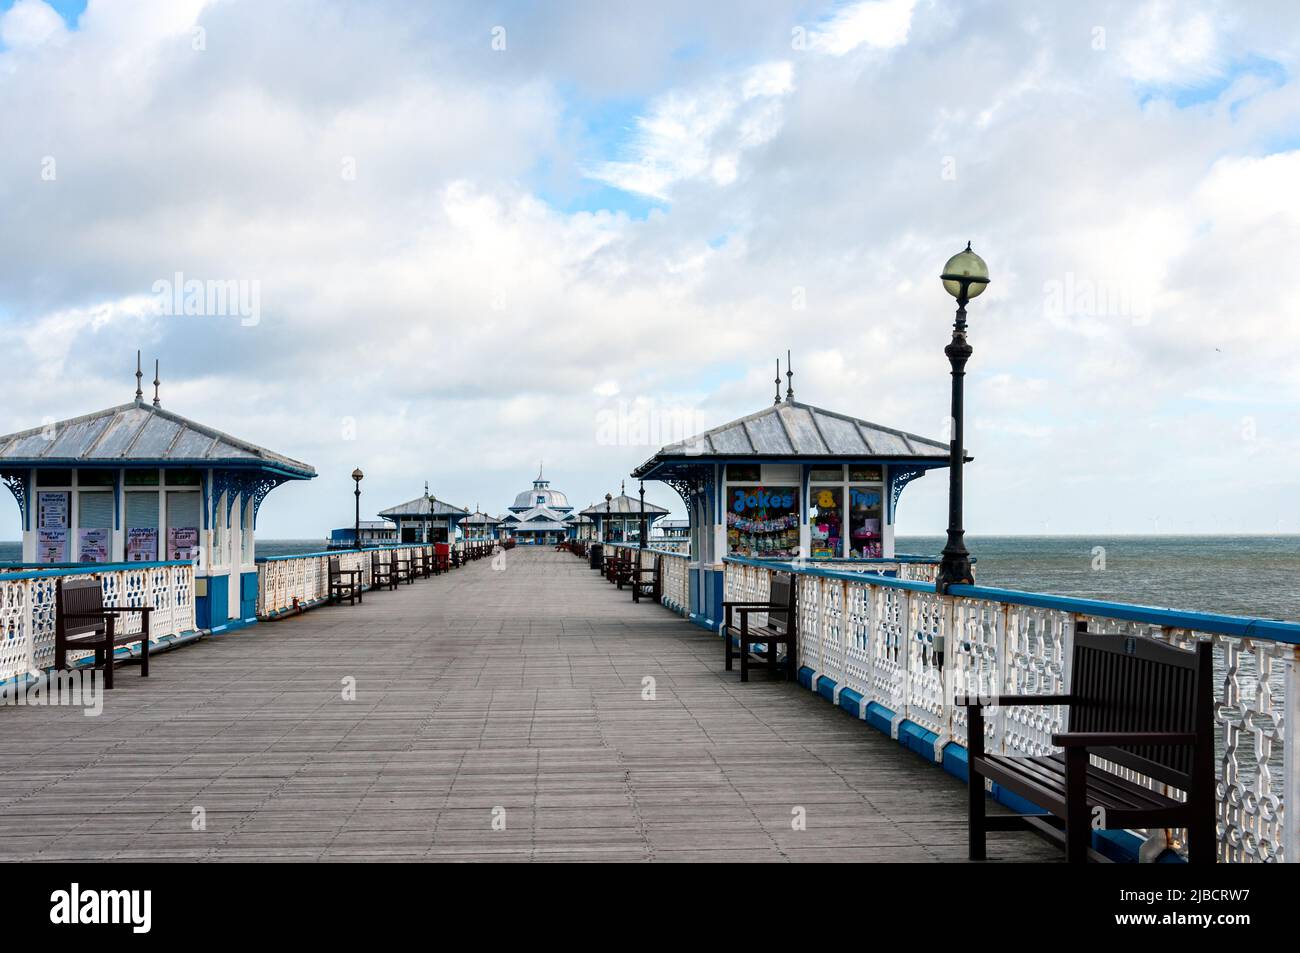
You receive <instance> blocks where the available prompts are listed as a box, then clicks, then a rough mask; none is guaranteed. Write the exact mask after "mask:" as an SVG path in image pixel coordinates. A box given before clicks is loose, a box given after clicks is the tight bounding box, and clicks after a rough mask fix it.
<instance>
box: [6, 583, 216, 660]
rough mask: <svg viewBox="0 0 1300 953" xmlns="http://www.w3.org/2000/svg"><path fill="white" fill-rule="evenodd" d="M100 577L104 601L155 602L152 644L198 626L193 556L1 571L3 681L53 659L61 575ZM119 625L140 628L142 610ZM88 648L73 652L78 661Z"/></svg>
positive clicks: (114, 603) (109, 605)
mask: <svg viewBox="0 0 1300 953" xmlns="http://www.w3.org/2000/svg"><path fill="white" fill-rule="evenodd" d="M92 576H94V577H98V578H99V579H100V584H101V586H102V587H103V593H104V606H105V607H106V608H114V607H122V608H126V607H136V608H138V607H140V606H149V607H151V608H152V610H153V611H152V612H151V613H150V622H149V641H150V644H151V645H156V644H159V643H162V642H170V641H172V640H174V639H176V637H177V636H181V635H186V634H187V633H195V632H197V629H198V627H197V625H196V623H195V617H194V564H193V563H192V562H190V561H188V560H162V561H152V562H134V563H133V562H114V563H82V564H81V565H80V566H79V567H78V568H72V567H70V566H63V567H60V568H57V569H26V570H23V571H21V572H4V573H0V682H3V681H6V680H8V679H12V678H20V679H21V678H25V677H27V676H29V675H34V674H37V673H39V672H41V671H44V670H45V669H47V668H49V667H50V666H51V665H53V664H54V609H53V607H54V590H55V584H56V583H57V581H58V580H60V579H64V580H66V579H71V578H76V577H82V578H89V577H92ZM119 625H120V626H121V629H120V631H124V632H127V633H134V632H139V631H140V625H141V622H140V617H139V616H138V615H134V614H131V615H127V616H123V617H122V619H121V621H120V623H119ZM90 654H93V653H88V652H84V651H83V652H70V653H69V655H68V658H69V660H70V661H73V662H75V661H77V660H79V659H81V658H83V657H85V656H87V655H90Z"/></svg>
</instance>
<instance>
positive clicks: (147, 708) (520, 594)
mask: <svg viewBox="0 0 1300 953" xmlns="http://www.w3.org/2000/svg"><path fill="white" fill-rule="evenodd" d="M506 561H507V562H506V568H505V570H504V571H494V570H493V568H492V566H491V561H490V560H486V559H485V560H480V561H478V562H475V563H473V564H471V565H469V566H467V567H465V568H463V569H460V570H457V571H455V572H453V573H451V574H449V575H444V576H441V577H437V578H434V579H431V580H423V581H418V582H416V583H415V584H414V585H411V586H403V587H401V588H400V589H399V590H398V591H396V592H386V591H385V592H375V593H369V594H367V595H366V601H365V604H364V605H363V606H357V607H354V608H350V607H347V606H343V607H339V608H323V609H317V610H314V611H311V612H308V613H305V614H304V615H301V616H297V617H293V618H289V619H285V620H283V621H279V622H272V623H263V624H259V625H256V626H252V627H250V628H248V629H244V630H240V631H236V632H232V633H229V634H227V635H224V636H218V637H215V638H211V639H207V640H204V641H203V642H200V643H198V644H196V645H192V646H189V647H185V648H181V649H178V650H176V651H173V652H169V653H166V654H162V655H158V656H157V657H156V658H155V659H154V664H153V669H152V677H151V678H149V679H141V678H140V677H139V672H138V670H137V669H136V668H135V667H134V666H127V667H124V668H122V669H121V670H120V671H119V672H118V681H117V685H118V687H117V688H116V689H115V690H114V691H113V692H111V693H108V695H107V701H106V707H105V710H104V713H103V714H102V715H100V716H99V717H94V718H89V717H85V716H84V715H83V713H82V711H81V710H80V709H77V708H15V707H9V708H0V759H2V761H3V764H4V766H5V767H4V770H3V772H0V860H2V861H58V860H118V861H120V860H179V861H194V860H206V861H250V860H256V861H269V860H300V861H318V860H344V861H362V860H365V861H375V860H443V861H457V860H501V861H506V860H509V861H528V860H539V861H542V860H556V861H559V860H588V861H589V860H608V861H614V860H618V861H644V860H654V861H960V860H964V858H965V840H966V825H965V800H966V790H965V787H964V786H963V785H962V784H960V783H959V782H958V781H956V780H954V779H953V778H951V777H949V776H948V775H946V774H945V773H944V772H942V771H940V770H938V769H937V768H935V767H933V766H930V765H927V764H925V763H924V762H923V761H922V760H921V759H919V758H918V757H916V756H915V755H912V754H909V753H908V752H906V751H904V750H902V749H901V748H900V747H899V746H898V745H897V744H896V743H894V742H892V741H890V740H889V739H887V738H885V737H883V736H882V735H880V734H879V733H877V732H876V731H874V730H872V729H870V728H868V727H866V726H865V725H863V724H862V723H861V722H859V721H856V720H855V719H853V718H852V717H850V716H849V715H847V714H846V713H845V712H843V711H840V710H838V709H836V708H834V707H832V706H831V705H829V704H827V703H826V702H825V701H823V700H822V699H819V698H817V697H816V696H814V695H813V694H811V693H810V692H808V691H806V690H804V689H802V688H799V687H798V686H795V685H791V684H788V683H784V682H779V681H776V680H774V679H771V678H770V677H769V676H767V675H765V674H762V673H759V674H757V675H755V676H754V678H753V680H752V681H751V682H750V683H749V684H747V685H741V684H740V683H739V681H738V679H737V677H736V675H734V674H731V673H726V672H724V671H723V670H722V647H721V645H720V643H719V641H718V639H717V637H716V636H713V635H710V634H709V633H708V632H706V631H704V630H702V629H700V628H698V627H695V626H692V625H691V624H689V623H687V622H685V621H683V620H682V619H680V618H679V617H677V616H676V615H674V614H672V613H670V612H669V611H667V610H666V609H663V608H660V607H657V606H653V605H647V604H646V603H641V604H640V605H635V604H633V603H632V601H631V599H630V597H629V595H628V593H627V592H618V591H616V590H615V589H614V588H613V587H612V586H609V585H608V584H606V583H605V582H603V581H602V580H600V579H599V578H598V577H597V576H596V574H595V573H593V572H591V571H590V570H589V569H587V568H586V567H585V565H584V564H583V563H582V562H581V561H580V560H578V559H575V558H574V557H573V556H571V555H569V554H567V553H554V552H551V551H550V550H528V549H515V550H513V551H511V552H509V553H507V554H506ZM646 676H651V677H653V678H654V679H655V690H656V697H655V698H654V700H643V698H642V686H643V681H642V680H643V679H644V678H645V677H646ZM348 678H354V679H355V680H356V699H355V700H354V701H345V700H344V699H343V691H344V680H345V679H348ZM796 807H802V808H803V809H804V810H805V811H806V818H807V829H806V830H803V831H796V830H793V829H792V827H791V820H792V816H793V815H792V811H793V810H794V809H795V808H796ZM196 808H201V809H202V812H203V814H204V820H205V821H206V829H204V830H194V829H193V828H194V826H195V819H196ZM495 809H504V815H502V814H501V812H500V811H495ZM494 811H495V813H494ZM502 816H503V817H504V827H505V829H504V830H494V829H493V821H494V817H495V818H497V819H498V826H499V824H500V818H501V817H502ZM989 854H990V856H991V857H992V858H994V859H1000V860H1053V861H1055V860H1060V859H1061V854H1060V852H1059V851H1058V850H1057V849H1055V848H1053V847H1052V846H1051V845H1049V844H1046V843H1044V842H1043V841H1041V840H1039V839H1038V838H1036V837H1035V836H1033V835H1030V834H991V835H990V843H989Z"/></svg>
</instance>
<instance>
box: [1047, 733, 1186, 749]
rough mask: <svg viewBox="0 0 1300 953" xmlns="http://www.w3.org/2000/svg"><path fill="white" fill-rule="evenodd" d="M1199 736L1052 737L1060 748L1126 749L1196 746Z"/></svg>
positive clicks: (1156, 734)
mask: <svg viewBox="0 0 1300 953" xmlns="http://www.w3.org/2000/svg"><path fill="white" fill-rule="evenodd" d="M1198 740H1199V736H1198V735H1197V734H1196V733H1195V732H1192V731H1066V732H1062V733H1060V734H1055V735H1052V744H1054V745H1056V746H1057V747H1058V748H1124V747H1128V746H1129V745H1162V746H1169V747H1176V746H1179V745H1194V744H1196V743H1197V741H1198Z"/></svg>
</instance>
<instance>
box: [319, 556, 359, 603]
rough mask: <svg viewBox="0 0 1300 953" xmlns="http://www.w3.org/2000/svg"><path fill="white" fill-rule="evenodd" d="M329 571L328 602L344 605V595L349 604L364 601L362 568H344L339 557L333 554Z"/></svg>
mask: <svg viewBox="0 0 1300 953" xmlns="http://www.w3.org/2000/svg"><path fill="white" fill-rule="evenodd" d="M328 572H329V598H328V600H327V601H328V602H330V603H334V604H337V605H342V604H343V597H344V596H346V597H347V600H348V605H354V604H356V603H358V602H361V601H362V599H361V581H362V580H361V577H362V575H363V573H362V571H361V570H360V569H344V568H342V563H341V562H340V561H339V557H338V556H331V557H330V558H329V564H328Z"/></svg>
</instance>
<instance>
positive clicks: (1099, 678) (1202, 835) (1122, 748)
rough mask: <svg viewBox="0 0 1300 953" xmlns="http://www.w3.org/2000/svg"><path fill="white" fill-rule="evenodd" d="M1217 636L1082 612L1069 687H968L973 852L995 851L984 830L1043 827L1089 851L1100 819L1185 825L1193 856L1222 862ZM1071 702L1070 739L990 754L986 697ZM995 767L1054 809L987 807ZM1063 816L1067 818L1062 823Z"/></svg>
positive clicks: (1000, 780)
mask: <svg viewBox="0 0 1300 953" xmlns="http://www.w3.org/2000/svg"><path fill="white" fill-rule="evenodd" d="M1211 653H1212V649H1211V646H1210V643H1209V642H1199V643H1198V644H1197V645H1196V647H1195V648H1194V649H1192V650H1186V649H1180V648H1176V647H1174V646H1171V645H1166V644H1164V643H1161V642H1155V641H1153V640H1151V639H1145V638H1137V637H1133V636H1124V635H1103V634H1099V633H1090V632H1088V631H1087V630H1086V628H1085V627H1084V625H1083V624H1082V623H1081V624H1080V627H1079V630H1078V631H1077V632H1076V633H1075V636H1074V656H1073V661H1072V665H1071V669H1070V692H1069V694H1067V695H1003V696H1001V697H1000V698H996V699H990V700H989V701H987V702H985V703H981V702H979V701H973V700H971V699H969V698H967V699H959V702H960V703H962V704H964V705H965V706H966V712H967V716H968V718H969V722H968V724H969V739H970V740H969V743H968V759H969V764H970V857H971V859H972V860H983V859H984V857H985V844H984V841H985V837H984V835H985V832H986V831H990V830H1013V829H1018V828H1022V827H1026V826H1029V827H1034V828H1036V829H1038V830H1040V831H1043V832H1044V833H1047V834H1049V835H1050V836H1052V837H1054V838H1056V839H1057V840H1063V841H1064V843H1065V852H1066V860H1068V861H1069V862H1071V863H1086V862H1087V860H1088V857H1089V856H1090V855H1092V856H1095V857H1096V858H1097V859H1100V860H1104V859H1105V858H1104V857H1102V856H1101V855H1100V854H1098V853H1096V852H1095V851H1092V850H1091V847H1090V844H1091V840H1092V830H1093V828H1094V827H1096V828H1098V829H1117V828H1118V829H1124V828H1168V827H1181V828H1186V829H1187V836H1188V844H1187V847H1188V860H1189V861H1190V862H1192V863H1214V860H1215V856H1216V853H1217V843H1216V834H1215V780H1214V693H1213V671H1212V668H1213V657H1212V654H1211ZM985 704H987V705H993V704H997V705H1065V706H1067V707H1068V709H1069V722H1068V724H1069V730H1068V731H1065V732H1061V733H1058V734H1054V735H1052V744H1053V745H1055V746H1057V747H1061V748H1064V749H1065V750H1064V751H1063V752H1060V753H1055V754H1050V755H1045V756H1042V757H1015V756H1011V755H997V754H986V753H985V751H984V706H985ZM1090 756H1096V757H1098V758H1100V759H1103V760H1105V761H1107V762H1110V764H1111V765H1114V766H1118V767H1119V768H1121V769H1123V768H1127V769H1129V770H1130V771H1132V772H1135V773H1136V774H1138V775H1141V776H1143V777H1146V778H1150V779H1152V780H1154V781H1157V782H1160V783H1163V784H1166V785H1170V786H1171V787H1174V788H1178V789H1179V790H1180V791H1182V792H1183V793H1184V794H1185V795H1186V800H1185V801H1183V800H1178V799H1176V798H1173V797H1170V796H1169V795H1167V794H1164V793H1162V792H1160V791H1156V790H1152V789H1151V788H1149V787H1147V786H1145V785H1143V784H1140V783H1138V782H1136V781H1132V780H1129V779H1128V778H1126V777H1123V776H1122V775H1120V774H1118V773H1117V772H1116V770H1114V769H1113V768H1110V767H1102V766H1101V765H1097V764H1093V763H1092V761H1091V760H1090ZM985 778H987V779H989V780H991V781H993V782H995V783H997V784H999V785H1001V786H1002V787H1004V788H1006V789H1007V790H1009V791H1011V792H1013V793H1015V794H1018V795H1020V796H1021V797H1023V798H1024V799H1025V800H1027V801H1030V802H1032V803H1033V804H1036V805H1038V806H1039V807H1041V808H1043V809H1044V810H1046V811H1048V812H1049V813H1048V814H1047V815H1011V816H992V817H990V816H986V814H985V810H984V809H985V798H984V779H985ZM1062 828H1063V829H1062Z"/></svg>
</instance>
